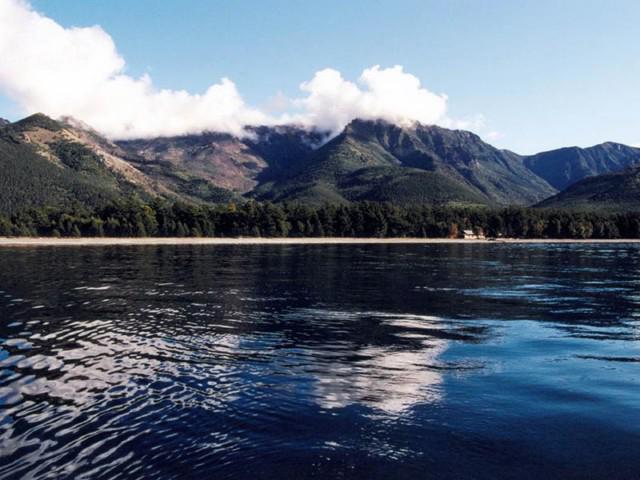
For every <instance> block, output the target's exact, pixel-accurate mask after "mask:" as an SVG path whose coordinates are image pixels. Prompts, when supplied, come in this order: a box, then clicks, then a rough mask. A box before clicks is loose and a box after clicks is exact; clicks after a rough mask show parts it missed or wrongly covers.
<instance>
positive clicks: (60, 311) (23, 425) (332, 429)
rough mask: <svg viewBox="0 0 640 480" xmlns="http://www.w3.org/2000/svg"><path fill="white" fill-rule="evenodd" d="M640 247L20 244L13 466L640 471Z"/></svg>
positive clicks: (362, 475)
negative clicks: (52, 246) (40, 246)
mask: <svg viewBox="0 0 640 480" xmlns="http://www.w3.org/2000/svg"><path fill="white" fill-rule="evenodd" d="M639 254H640V248H639V247H638V246H637V245H490V244H489V245H482V244H476V245H366V246H357V245H327V246H321V245H307V246H305V245H297V246H296V245H288V246H278V245H269V246H259V245H255V246H248V245H246V246H179V247H175V246H159V247H157V246H150V247H98V248H93V247H82V248H74V247H61V248H16V249H3V250H0V343H1V345H0V348H1V349H0V478H36V479H38V478H56V479H59V478H91V479H102V478H132V479H133V478H142V477H144V478H158V479H159V478H198V479H202V478H216V479H226V478H233V479H242V478H251V479H262V478H265V479H266V478H283V479H284V478H292V479H293V478H295V479H302V478H345V479H371V478H407V479H415V478H456V479H496V478H513V479H527V478H532V479H536V480H539V479H541V478H558V479H560V478H561V479H582V478H607V479H618V478H619V479H637V478H639V477H640V323H639V317H640V275H639V273H640V257H639Z"/></svg>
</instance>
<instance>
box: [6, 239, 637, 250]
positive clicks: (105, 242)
mask: <svg viewBox="0 0 640 480" xmlns="http://www.w3.org/2000/svg"><path fill="white" fill-rule="evenodd" d="M554 243H555V244H596V243H605V244H606V243H612V244H615V243H640V239H620V238H616V239H569V238H567V239H552V238H539V239H534V238H499V239H495V240H488V239H450V238H357V237H307V238H289V237H285V238H260V237H228V238H217V237H215V238H214V237H208V238H199V237H178V238H175V237H143V238H133V237H132V238H129V237H126V238H123V237H82V238H53V237H0V248H2V247H56V246H60V247H62V246H69V247H74V246H75V247H82V246H89V247H90V246H118V245H122V246H136V245H141V246H144V245H411V244H413V245H420V244H423V245H430V244H462V245H464V244H488V245H491V244H554Z"/></svg>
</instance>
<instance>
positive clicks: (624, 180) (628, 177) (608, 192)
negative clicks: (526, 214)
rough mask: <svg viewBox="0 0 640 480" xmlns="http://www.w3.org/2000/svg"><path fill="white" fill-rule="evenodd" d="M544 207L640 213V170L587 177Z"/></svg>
mask: <svg viewBox="0 0 640 480" xmlns="http://www.w3.org/2000/svg"><path fill="white" fill-rule="evenodd" d="M540 206H541V207H549V208H573V209H585V208H589V209H598V210H604V209H608V210H638V211H640V167H630V168H627V169H625V170H623V171H621V172H615V173H604V174H602V175H597V176H595V177H587V178H584V179H582V180H580V181H579V182H577V183H574V184H573V185H570V186H569V187H568V188H567V189H566V190H564V191H562V192H560V193H559V194H557V195H554V196H553V197H551V198H548V199H546V200H544V201H543V202H541V203H540Z"/></svg>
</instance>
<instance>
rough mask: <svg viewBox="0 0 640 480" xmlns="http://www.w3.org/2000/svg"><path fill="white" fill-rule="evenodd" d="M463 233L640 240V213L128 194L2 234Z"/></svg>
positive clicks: (52, 212) (36, 215)
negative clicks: (220, 201) (211, 200)
mask: <svg viewBox="0 0 640 480" xmlns="http://www.w3.org/2000/svg"><path fill="white" fill-rule="evenodd" d="M463 230H473V231H474V232H476V233H478V234H483V235H486V236H488V237H515V238H640V212H639V213H611V214H606V213H600V212H579V211H568V210H567V211H563V210H549V209H535V208H521V207H508V208H499V209H491V208H487V207H433V206H414V207H399V206H396V205H393V204H389V203H376V202H361V203H354V204H350V205H324V206H320V207H310V206H305V205H300V204H283V205H275V204H272V203H257V202H253V201H250V202H246V203H242V204H235V203H229V204H226V205H217V206H196V205H193V204H187V203H181V202H168V201H163V200H155V201H153V202H150V203H146V202H144V201H142V200H140V199H128V200H126V201H121V202H116V203H112V204H109V205H108V206H105V207H102V208H95V209H90V208H87V207H82V206H78V207H76V208H71V209H65V210H59V209H47V208H45V209H34V210H29V211H24V212H21V213H17V214H15V215H13V216H10V217H7V216H5V217H2V216H0V236H53V237H58V236H60V237H81V236H83V237H85V236H86V237H91V236H110V237H146V236H158V237H189V236H192V237H201V236H204V237H237V236H251V237H258V236H261V237H434V238H437V237H440V238H447V237H448V238H456V237H459V236H461V234H462V232H463Z"/></svg>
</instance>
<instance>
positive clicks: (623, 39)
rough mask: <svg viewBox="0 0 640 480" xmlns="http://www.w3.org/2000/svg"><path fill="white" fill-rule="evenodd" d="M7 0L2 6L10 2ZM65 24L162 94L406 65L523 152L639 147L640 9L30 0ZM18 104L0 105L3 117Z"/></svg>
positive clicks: (541, 4) (295, 83)
mask: <svg viewBox="0 0 640 480" xmlns="http://www.w3.org/2000/svg"><path fill="white" fill-rule="evenodd" d="M2 1H4V0H2ZM31 4H32V5H33V7H34V8H35V9H36V10H38V11H39V12H41V13H43V14H44V15H46V16H47V17H50V18H51V19H53V20H54V21H56V22H57V23H59V24H60V25H61V26H63V27H71V26H82V27H86V26H91V25H96V24H97V25H100V26H101V27H102V28H103V29H104V30H105V31H106V32H107V33H108V34H109V35H110V36H111V38H112V39H113V41H114V42H115V45H116V47H117V50H118V53H119V54H120V55H121V56H122V57H123V58H124V60H126V73H127V74H128V75H131V76H133V77H139V76H140V75H142V74H145V73H147V74H149V75H150V76H151V77H152V79H153V84H154V85H155V86H156V87H158V88H169V89H186V90H188V91H189V92H192V93H202V92H203V91H205V90H206V89H207V87H208V86H209V85H211V84H212V83H216V82H219V80H220V78H222V77H228V78H230V79H231V80H232V81H233V82H234V83H235V85H236V87H237V90H238V91H239V92H240V94H241V95H242V97H243V98H244V100H245V101H246V103H247V104H249V105H252V106H256V107H263V106H265V105H267V104H268V103H269V101H270V99H271V98H273V96H274V95H276V94H277V93H278V92H281V93H282V94H284V95H286V96H287V97H292V98H293V97H296V96H299V95H300V90H299V85H300V83H301V82H303V81H309V80H310V79H311V78H312V77H313V76H314V74H315V73H316V72H318V71H320V70H322V69H324V68H327V67H330V68H332V69H336V70H338V71H340V72H341V73H342V75H343V76H344V78H346V79H348V80H352V81H355V80H357V78H358V76H359V75H360V74H361V72H362V71H363V70H364V69H366V68H369V67H371V66H372V65H380V66H381V67H383V68H384V67H391V66H394V65H402V66H403V67H404V71H405V72H409V73H411V74H413V75H415V76H416V77H418V78H419V79H420V80H421V82H422V85H423V86H424V87H426V88H427V89H428V90H429V91H431V92H434V93H436V94H442V93H444V94H446V95H447V97H448V101H447V112H448V113H447V115H448V116H449V117H451V118H453V119H459V120H465V119H467V120H469V119H470V120H473V119H477V117H478V116H480V115H481V116H482V118H483V119H484V121H483V122H477V121H476V122H472V123H474V126H475V127H474V128H476V130H478V131H479V133H481V135H483V136H485V138H486V137H489V138H488V140H489V141H491V142H492V143H494V144H496V145H498V146H501V147H505V148H510V149H512V150H515V151H517V152H520V153H532V152H535V151H541V150H545V149H550V148H555V147H559V146H567V145H581V146H588V145H592V144H596V143H599V142H603V141H606V140H612V141H619V142H623V143H629V144H637V143H640V89H639V88H638V85H639V79H640V41H639V39H640V37H639V35H638V34H639V33H640V31H639V27H638V25H640V2H638V1H637V0H633V1H631V0H629V1H624V0H616V1H608V2H605V1H589V0H586V1H585V0H582V1H577V0H575V1H574V0H564V1H554V2H551V1H544V0H543V1H518V0H513V1H509V2H507V1H482V0H476V1H463V0H461V1H453V0H452V1H444V0H442V1H428V0H420V1H418V0H394V1H379V0H341V1H338V0H328V1H327V0H323V1H322V2H312V1H309V2H307V1H294V0H288V1H285V0H275V1H272V0H259V1H257V0H255V1H249V0H212V1H206V2H205V1H201V0H181V1H179V2H178V1H163V0H135V1H131V0H109V1H99V0H55V1H51V0H33V1H32V2H31ZM20 114H21V109H20V108H19V107H18V106H17V105H16V103H15V102H12V101H11V100H10V99H8V98H7V97H6V96H3V97H0V116H6V117H9V118H11V119H15V118H16V117H17V116H19V115H20Z"/></svg>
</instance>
